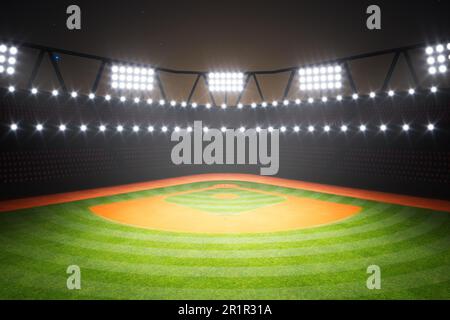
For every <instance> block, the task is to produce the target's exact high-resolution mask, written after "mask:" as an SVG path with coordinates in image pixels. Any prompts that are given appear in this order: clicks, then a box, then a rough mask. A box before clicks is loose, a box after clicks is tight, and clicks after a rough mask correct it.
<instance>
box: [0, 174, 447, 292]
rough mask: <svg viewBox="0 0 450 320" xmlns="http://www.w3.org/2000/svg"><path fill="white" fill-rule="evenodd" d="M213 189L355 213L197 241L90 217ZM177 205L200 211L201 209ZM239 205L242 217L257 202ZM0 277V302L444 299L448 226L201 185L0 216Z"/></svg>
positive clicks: (393, 210)
mask: <svg viewBox="0 0 450 320" xmlns="http://www.w3.org/2000/svg"><path fill="white" fill-rule="evenodd" d="M218 183H226V184H230V183H233V184H237V185H240V186H242V187H247V188H254V189H259V190H265V191H274V192H279V193H285V194H290V195H296V196H301V197H310V198H315V199H320V200H324V201H332V202H337V203H347V204H353V205H358V206H361V207H363V211H362V212H361V213H360V214H358V215H356V216H353V217H352V218H349V219H346V220H344V221H341V222H338V223H334V224H330V225H326V226H321V227H317V228H309V229H303V230H298V231H290V232H280V233H267V234H241V235H200V234H180V233H169V232H160V231H152V230H145V229H139V228H133V227H129V226H125V225H120V224H116V223H112V222H108V221H106V220H103V219H102V218H100V217H97V216H95V215H94V214H92V213H91V212H90V211H89V209H88V207H90V206H94V205H99V204H105V203H111V202H118V201H124V200H130V199H136V198H140V197H148V196H152V195H160V194H168V193H172V192H179V191H186V190H195V189H196V188H205V187H209V186H213V185H216V184H218ZM229 191H230V190H229ZM179 200H180V199H173V201H179ZM185 200H186V201H187V202H189V201H190V202H191V203H189V205H191V206H196V205H201V206H202V208H204V205H205V203H204V201H205V199H198V198H196V197H195V195H192V196H191V197H190V198H189V199H188V198H187V199H185ZM239 200H240V201H242V205H243V206H248V205H249V204H248V201H256V200H257V199H255V196H254V195H252V194H248V198H246V197H243V198H240V199H239ZM271 200H274V201H275V200H276V199H271ZM199 202H200V204H199ZM219 202H220V201H219ZM219 204H220V203H219ZM210 205H211V206H214V205H217V201H211V204H210ZM221 205H222V206H223V203H222V204H221ZM233 205H234V206H239V202H236V201H234V203H233ZM215 210H216V211H215V212H214V214H217V208H216V209H215ZM299 210H301V208H299ZM224 211H225V212H228V211H227V209H226V208H225V209H224ZM231 211H233V212H234V211H235V209H233V210H231ZM372 264H376V265H379V266H380V268H381V272H382V289H381V290H368V289H367V288H366V280H367V277H368V276H369V275H368V274H367V273H366V269H367V267H368V266H369V265H372ZM69 265H78V266H80V268H81V273H82V275H81V276H82V277H81V286H82V289H81V290H76V291H69V290H68V289H67V288H66V280H67V274H66V268H67V267H68V266H69ZM0 269H1V273H0V298H2V299H23V298H25V299H110V298H112V299H119V298H120V299H348V298H352V299H430V298H434V299H449V298H450V214H448V213H443V212H436V211H431V210H424V209H417V208H411V207H403V206H398V205H389V204H385V203H379V202H372V201H364V200H358V199H354V198H349V197H341V196H335V195H329V194H322V193H317V192H310V191H303V190H296V189H289V188H283V187H277V186H269V185H262V184H258V183H250V182H240V181H214V182H201V183H194V184H189V185H181V186H174V187H167V188H161V189H154V190H147V191H141V192H134V193H129V194H123V195H117V196H109V197H103V198H95V199H90V200H83V201H77V202H72V203H67V204H59V205H51V206H47V207H41V208H33V209H27V210H21V211H16V212H9V213H1V214H0Z"/></svg>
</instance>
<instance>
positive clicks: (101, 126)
mask: <svg viewBox="0 0 450 320" xmlns="http://www.w3.org/2000/svg"><path fill="white" fill-rule="evenodd" d="M98 129H99V130H100V132H105V131H106V126H105V125H103V124H102V125H100V127H98Z"/></svg>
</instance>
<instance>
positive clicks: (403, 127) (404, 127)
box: [402, 124, 410, 132]
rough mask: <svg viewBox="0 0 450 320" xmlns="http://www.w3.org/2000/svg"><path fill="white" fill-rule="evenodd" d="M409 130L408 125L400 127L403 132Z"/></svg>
mask: <svg viewBox="0 0 450 320" xmlns="http://www.w3.org/2000/svg"><path fill="white" fill-rule="evenodd" d="M409 129H410V127H409V125H408V124H404V125H403V126H402V130H403V131H405V132H407V131H409Z"/></svg>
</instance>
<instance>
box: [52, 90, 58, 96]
mask: <svg viewBox="0 0 450 320" xmlns="http://www.w3.org/2000/svg"><path fill="white" fill-rule="evenodd" d="M58 94H59V92H58V90H56V89H55V90H53V91H52V96H54V97H56V96H58Z"/></svg>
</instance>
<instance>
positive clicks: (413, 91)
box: [408, 88, 416, 95]
mask: <svg viewBox="0 0 450 320" xmlns="http://www.w3.org/2000/svg"><path fill="white" fill-rule="evenodd" d="M408 93H409V94H410V95H413V94H415V93H416V90H414V89H413V88H410V89H409V90H408Z"/></svg>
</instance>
